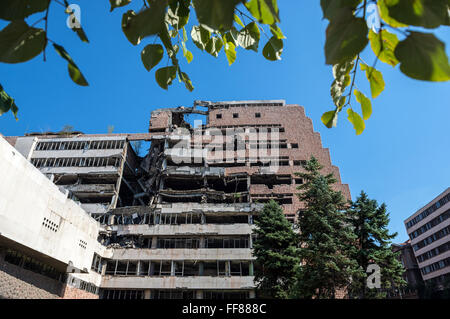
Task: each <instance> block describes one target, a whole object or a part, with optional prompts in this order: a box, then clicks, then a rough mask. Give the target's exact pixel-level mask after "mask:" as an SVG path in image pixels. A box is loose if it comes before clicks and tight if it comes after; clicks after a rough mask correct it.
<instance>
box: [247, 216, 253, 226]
mask: <svg viewBox="0 0 450 319" xmlns="http://www.w3.org/2000/svg"><path fill="white" fill-rule="evenodd" d="M248 224H249V225H253V215H248Z"/></svg>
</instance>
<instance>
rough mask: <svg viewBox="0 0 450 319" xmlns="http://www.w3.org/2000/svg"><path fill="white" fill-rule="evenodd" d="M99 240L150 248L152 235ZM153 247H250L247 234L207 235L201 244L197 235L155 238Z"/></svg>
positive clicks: (102, 238)
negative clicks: (231, 235)
mask: <svg viewBox="0 0 450 319" xmlns="http://www.w3.org/2000/svg"><path fill="white" fill-rule="evenodd" d="M99 242H100V243H101V244H103V245H104V246H107V247H115V248H121V247H124V248H152V247H153V245H152V244H153V240H152V237H141V236H132V235H131V236H112V237H102V236H99ZM154 245H155V247H154V248H155V249H198V248H204V249H222V248H231V249H239V248H251V247H250V244H249V237H248V236H235V237H207V238H205V239H204V241H203V244H202V243H201V240H200V238H199V237H186V238H157V239H156V242H155V243H154Z"/></svg>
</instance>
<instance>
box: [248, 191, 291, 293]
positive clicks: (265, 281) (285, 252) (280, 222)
mask: <svg viewBox="0 0 450 319" xmlns="http://www.w3.org/2000/svg"><path fill="white" fill-rule="evenodd" d="M255 224H256V226H257V228H255V230H254V232H253V233H254V234H255V235H256V239H255V241H254V243H253V254H254V256H255V257H256V265H257V267H255V282H257V287H258V296H259V297H266V298H278V299H285V298H287V297H288V292H289V288H290V285H291V284H292V282H293V278H294V276H295V267H296V265H297V264H298V263H299V260H298V258H297V256H296V255H297V252H296V251H297V243H298V239H297V235H296V234H295V232H294V231H293V229H292V224H291V223H290V222H289V221H288V220H287V219H286V217H285V216H284V214H283V211H282V209H281V207H280V205H278V203H276V202H275V201H273V200H271V201H270V202H268V203H267V204H265V205H264V209H263V210H262V212H261V213H260V214H259V215H258V218H257V219H256V220H255Z"/></svg>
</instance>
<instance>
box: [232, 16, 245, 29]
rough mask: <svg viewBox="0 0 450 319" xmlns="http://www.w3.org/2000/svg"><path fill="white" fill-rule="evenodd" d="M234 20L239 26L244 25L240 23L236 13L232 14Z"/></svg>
mask: <svg viewBox="0 0 450 319" xmlns="http://www.w3.org/2000/svg"><path fill="white" fill-rule="evenodd" d="M234 21H235V22H236V23H237V24H239V25H240V26H241V27H243V28H245V25H244V24H243V23H242V20H241V19H240V18H239V17H238V16H237V15H236V14H235V15H234Z"/></svg>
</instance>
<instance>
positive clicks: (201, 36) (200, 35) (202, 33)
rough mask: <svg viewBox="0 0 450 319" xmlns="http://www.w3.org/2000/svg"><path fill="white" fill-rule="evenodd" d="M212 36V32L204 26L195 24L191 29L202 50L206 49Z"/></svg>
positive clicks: (196, 43)
mask: <svg viewBox="0 0 450 319" xmlns="http://www.w3.org/2000/svg"><path fill="white" fill-rule="evenodd" d="M210 37H211V33H210V32H209V31H208V30H206V29H205V28H203V27H202V26H193V27H192V31H191V38H192V41H193V42H194V44H195V45H196V46H197V48H199V49H200V50H202V51H203V50H205V47H206V44H207V43H208V41H209V38H210Z"/></svg>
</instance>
